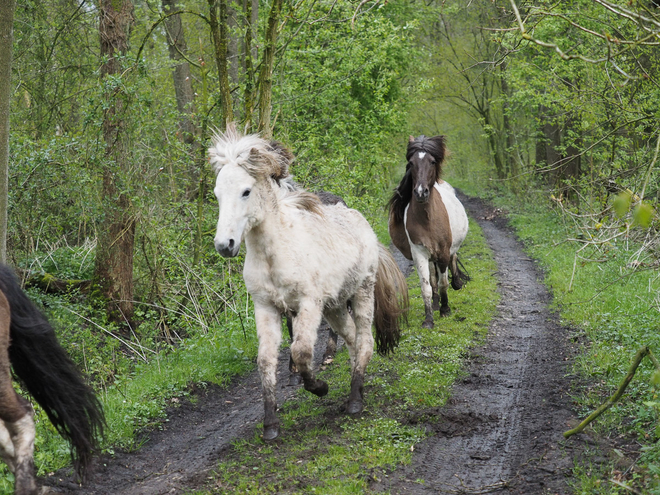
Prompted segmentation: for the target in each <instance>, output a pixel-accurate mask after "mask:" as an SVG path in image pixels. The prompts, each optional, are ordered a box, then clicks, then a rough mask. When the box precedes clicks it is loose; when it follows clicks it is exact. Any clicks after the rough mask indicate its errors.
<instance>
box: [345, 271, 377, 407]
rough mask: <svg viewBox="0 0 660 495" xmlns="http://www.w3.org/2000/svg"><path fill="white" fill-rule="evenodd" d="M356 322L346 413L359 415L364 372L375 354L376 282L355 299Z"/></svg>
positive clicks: (362, 396)
mask: <svg viewBox="0 0 660 495" xmlns="http://www.w3.org/2000/svg"><path fill="white" fill-rule="evenodd" d="M353 315H354V316H353V318H354V320H355V344H354V347H355V358H354V359H353V363H352V364H353V367H352V370H351V394H350V396H349V397H348V405H347V406H346V411H347V412H348V413H349V414H359V413H361V412H362V410H363V409H364V372H365V370H366V368H367V364H369V361H370V360H371V356H372V355H373V352H374V337H373V335H372V333H371V324H372V322H373V319H374V282H373V281H371V282H368V283H366V284H365V285H364V286H363V287H361V288H360V289H359V290H358V292H357V293H356V294H355V297H354V298H353Z"/></svg>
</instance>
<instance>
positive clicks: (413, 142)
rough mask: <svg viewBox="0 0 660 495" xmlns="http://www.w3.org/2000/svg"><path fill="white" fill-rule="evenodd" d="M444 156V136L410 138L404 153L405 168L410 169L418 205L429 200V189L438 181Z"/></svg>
mask: <svg viewBox="0 0 660 495" xmlns="http://www.w3.org/2000/svg"><path fill="white" fill-rule="evenodd" d="M445 154H446V148H445V137H444V136H435V137H432V138H429V137H426V136H424V135H422V136H419V137H418V138H413V137H412V136H410V140H409V142H408V151H407V152H406V159H407V160H408V166H407V168H409V169H410V174H411V179H412V192H413V197H414V198H415V200H416V201H418V202H419V203H426V202H427V201H428V200H429V197H430V195H431V189H432V188H433V186H434V185H435V183H436V182H437V181H438V179H440V175H441V173H442V164H443V162H444V160H445Z"/></svg>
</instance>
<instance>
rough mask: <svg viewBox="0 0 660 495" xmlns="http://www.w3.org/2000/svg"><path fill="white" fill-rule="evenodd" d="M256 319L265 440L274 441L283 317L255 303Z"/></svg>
mask: <svg viewBox="0 0 660 495" xmlns="http://www.w3.org/2000/svg"><path fill="white" fill-rule="evenodd" d="M254 318H255V321H256V323H257V336H258V337H259V351H258V355H257V364H258V366H259V375H260V376H261V387H262V390H263V396H264V440H274V439H275V438H277V436H278V435H279V433H280V421H279V419H278V418H277V399H276V397H275V389H276V386H277V357H278V354H279V350H280V343H281V342H282V328H281V316H280V313H279V311H278V310H277V309H276V308H274V307H272V306H268V305H264V304H259V303H258V302H256V301H255V303H254Z"/></svg>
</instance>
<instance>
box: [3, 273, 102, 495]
mask: <svg viewBox="0 0 660 495" xmlns="http://www.w3.org/2000/svg"><path fill="white" fill-rule="evenodd" d="M12 369H13V371H14V373H15V374H16V376H17V377H18V379H19V381H20V382H21V384H22V385H23V386H24V388H25V389H26V390H27V391H28V392H29V393H30V395H31V396H32V397H33V398H34V399H35V400H36V401H37V403H38V404H39V405H40V406H41V407H42V408H43V410H44V411H45V412H46V414H47V415H48V418H49V419H50V421H51V423H52V424H53V426H55V428H56V429H57V431H58V432H59V434H60V435H62V437H63V438H64V439H65V440H67V441H68V442H69V444H70V447H71V457H72V460H73V463H74V467H75V469H76V471H77V473H78V475H79V476H80V477H81V479H84V476H85V473H86V471H87V469H88V467H89V464H90V462H91V460H92V452H93V451H94V450H95V448H96V447H97V439H98V438H99V436H101V435H102V434H103V428H104V425H105V419H104V415H103V408H102V406H101V403H100V402H99V400H98V399H97V397H96V395H95V394H94V391H93V390H92V389H91V388H90V387H89V386H88V385H87V384H86V383H85V381H84V379H83V377H82V375H81V374H80V372H79V371H78V369H77V368H76V366H75V364H74V363H73V361H71V359H70V358H69V357H68V356H67V354H66V352H65V351H64V349H63V348H62V347H61V346H60V344H59V343H58V342H57V338H56V337H55V332H54V331H53V328H52V327H51V325H50V324H49V323H48V320H47V319H46V317H45V316H44V315H43V314H42V313H41V312H40V311H39V310H38V309H37V308H36V306H35V305H34V304H33V303H32V302H31V301H30V300H29V299H28V297H27V296H26V295H25V293H24V292H23V291H22V290H21V288H20V284H19V282H18V280H17V279H16V276H15V275H14V274H13V272H12V271H11V269H10V268H8V267H6V266H2V265H0V458H2V460H3V461H4V462H5V463H7V465H8V466H9V469H10V470H11V471H12V473H14V476H15V478H16V482H15V493H17V494H26V495H27V494H35V493H37V483H36V478H35V472H34V460H33V451H34V438H35V427H34V420H33V415H34V410H33V409H32V405H31V404H30V403H29V402H28V401H27V400H26V399H24V398H23V397H21V396H20V395H18V394H17V393H16V392H15V391H14V388H13V386H12V376H11V370H12Z"/></svg>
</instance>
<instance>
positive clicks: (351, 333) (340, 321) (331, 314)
mask: <svg viewBox="0 0 660 495" xmlns="http://www.w3.org/2000/svg"><path fill="white" fill-rule="evenodd" d="M323 316H325V319H326V320H327V321H328V324H329V325H330V327H331V328H332V329H333V330H334V331H335V332H336V333H337V334H338V335H341V337H342V338H343V339H344V342H345V343H346V348H347V349H348V355H349V357H350V360H351V369H353V367H354V366H355V322H354V321H353V318H352V317H351V314H350V313H349V312H348V309H347V308H346V305H342V306H338V307H336V308H328V309H326V310H325V311H324V313H323Z"/></svg>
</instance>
